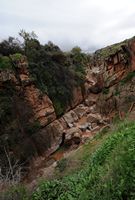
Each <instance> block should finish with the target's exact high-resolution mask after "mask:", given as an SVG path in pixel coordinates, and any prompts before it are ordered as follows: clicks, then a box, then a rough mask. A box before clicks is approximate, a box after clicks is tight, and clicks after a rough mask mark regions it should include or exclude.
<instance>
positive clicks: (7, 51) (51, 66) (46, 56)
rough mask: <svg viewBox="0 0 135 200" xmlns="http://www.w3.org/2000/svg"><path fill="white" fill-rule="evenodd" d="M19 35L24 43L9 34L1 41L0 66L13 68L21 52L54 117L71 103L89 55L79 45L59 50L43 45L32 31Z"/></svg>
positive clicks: (79, 84)
mask: <svg viewBox="0 0 135 200" xmlns="http://www.w3.org/2000/svg"><path fill="white" fill-rule="evenodd" d="M19 35H20V36H21V37H22V38H23V40H24V41H23V43H21V42H20V41H19V40H18V39H15V38H12V37H9V38H8V40H4V41H2V42H1V43H0V53H1V56H0V69H3V68H9V67H11V68H12V64H13V65H14V66H13V68H14V67H15V66H16V63H17V61H18V60H20V59H21V55H22V54H23V55H25V56H26V57H27V59H28V63H29V72H30V75H31V78H32V80H34V81H35V84H36V86H37V87H38V88H39V89H40V90H41V91H42V92H43V93H47V94H48V96H49V97H50V99H51V100H52V102H53V105H54V108H55V111H56V114H57V116H60V115H62V114H63V113H64V112H65V110H66V108H67V107H68V106H69V105H71V102H72V98H73V89H74V88H75V87H81V88H82V87H83V83H84V79H85V66H86V63H87V62H88V56H87V55H86V54H84V53H82V51H81V49H80V48H79V47H74V48H73V49H72V50H71V52H62V51H61V50H60V48H59V47H58V46H56V45H54V44H53V43H52V42H48V44H45V45H42V44H40V42H39V41H38V40H37V36H36V34H35V33H34V32H31V33H27V32H25V31H24V30H21V31H20V33H19Z"/></svg>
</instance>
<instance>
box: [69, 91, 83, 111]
mask: <svg viewBox="0 0 135 200" xmlns="http://www.w3.org/2000/svg"><path fill="white" fill-rule="evenodd" d="M72 95H73V97H72V101H71V107H72V108H74V107H75V106H77V105H78V104H79V103H81V102H82V101H83V95H82V90H81V87H74V88H73V94H72Z"/></svg>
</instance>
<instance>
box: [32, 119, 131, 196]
mask: <svg viewBox="0 0 135 200" xmlns="http://www.w3.org/2000/svg"><path fill="white" fill-rule="evenodd" d="M99 138H100V137H99ZM99 138H97V139H99ZM95 140H96V139H95ZM86 155H87V158H86V163H85V166H84V168H82V169H81V170H79V171H77V172H76V173H74V174H72V175H68V176H66V177H64V178H63V179H61V180H60V179H57V180H56V179H55V180H52V181H44V182H42V183H41V184H40V185H39V187H38V189H37V190H36V191H35V192H34V194H33V197H32V199H33V200H47V199H48V200H51V199H57V200H77V199H79V200H90V199H91V200H95V199H96V200H97V199H98V200H111V199H115V200H117V199H131V200H132V199H135V190H134V189H135V124H134V123H133V122H131V123H127V122H123V123H122V124H120V125H119V126H118V128H117V130H115V131H114V132H113V133H112V134H110V135H109V136H108V137H106V138H105V139H104V140H102V143H100V145H99V146H98V148H97V149H96V151H94V152H93V153H92V154H91V153H90V154H89V155H88V154H87V153H86V154H85V155H84V156H86Z"/></svg>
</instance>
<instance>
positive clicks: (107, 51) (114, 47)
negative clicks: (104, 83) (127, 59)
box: [95, 37, 135, 59]
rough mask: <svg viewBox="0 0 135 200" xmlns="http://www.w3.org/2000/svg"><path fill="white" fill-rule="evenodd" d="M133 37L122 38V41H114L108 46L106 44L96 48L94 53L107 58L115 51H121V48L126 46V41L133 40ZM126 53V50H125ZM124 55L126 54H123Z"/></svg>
mask: <svg viewBox="0 0 135 200" xmlns="http://www.w3.org/2000/svg"><path fill="white" fill-rule="evenodd" d="M134 38H135V37H133V38H130V39H127V40H124V41H123V42H120V43H116V44H113V45H110V46H107V47H105V48H102V49H99V50H97V51H96V52H95V53H96V55H97V56H100V57H101V58H103V59H104V58H107V57H109V56H111V55H114V54H116V52H119V51H120V52H123V48H124V49H125V48H126V47H127V46H128V42H129V41H131V40H133V39H134ZM127 53H128V52H127ZM125 56H126V54H125Z"/></svg>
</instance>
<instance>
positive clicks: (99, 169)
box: [0, 31, 135, 200]
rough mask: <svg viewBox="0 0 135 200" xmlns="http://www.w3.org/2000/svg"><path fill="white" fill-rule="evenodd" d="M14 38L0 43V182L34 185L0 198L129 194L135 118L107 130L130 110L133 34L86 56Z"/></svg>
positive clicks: (134, 75)
mask: <svg viewBox="0 0 135 200" xmlns="http://www.w3.org/2000/svg"><path fill="white" fill-rule="evenodd" d="M20 35H21V36H22V37H23V40H24V41H23V43H20V42H18V40H15V39H14V38H11V37H10V38H9V39H8V40H5V41H3V42H1V43H0V129H1V132H0V162H1V166H0V169H1V171H0V172H1V174H0V177H1V179H0V181H1V182H0V184H1V185H0V186H1V191H2V190H3V189H5V187H6V188H8V187H9V186H10V185H16V184H19V183H24V184H26V185H27V186H28V188H29V187H30V188H31V189H32V190H33V188H34V189H35V187H38V189H37V190H35V191H34V192H32V193H33V194H32V196H31V197H28V198H27V197H25V189H24V188H22V187H20V188H19V187H18V188H16V189H13V190H11V191H10V190H9V194H6V195H7V196H6V197H5V196H4V197H3V198H7V199H9V200H10V197H9V196H8V195H10V196H11V194H12V192H13V194H12V195H13V198H12V199H14V200H15V198H20V199H23V200H24V199H25V200H26V199H33V200H40V199H41V200H42V199H43V200H44V199H63V200H64V199H134V197H135V194H134V189H133V188H134V170H133V168H134V149H135V148H134V145H135V144H134V128H135V127H134V123H133V122H131V123H125V122H123V123H122V124H121V126H118V128H114V129H115V130H114V131H112V129H113V127H114V126H113V121H114V119H116V118H119V119H120V120H121V121H122V120H124V119H125V118H126V117H128V116H131V114H132V113H134V109H135V86H134V82H135V38H134V37H133V38H131V39H128V40H125V41H124V42H121V43H119V44H114V45H112V46H109V47H106V48H104V49H100V50H98V51H96V52H95V53H94V54H93V55H88V54H84V53H82V51H81V49H80V48H79V47H75V48H73V49H72V50H71V51H70V52H62V51H61V50H60V48H59V47H58V46H56V45H54V44H53V43H51V42H49V43H48V44H45V45H42V44H40V42H39V41H38V40H37V38H36V36H35V35H34V34H33V33H31V34H29V33H26V32H24V31H21V32H20ZM132 120H134V114H133V116H132ZM110 127H111V129H109V128H110ZM108 129H109V130H108ZM104 131H105V133H104ZM98 133H99V134H98ZM97 134H98V136H96V135H97ZM89 140H90V142H88V141H89ZM85 143H87V144H85ZM91 145H92V148H91ZM85 150H86V151H85ZM79 152H81V153H79ZM68 154H69V156H67V155H68ZM81 154H82V155H81ZM72 156H73V157H72ZM62 158H63V159H62ZM61 159H62V160H61ZM68 159H69V160H68ZM114 160H115V162H114ZM74 161H75V162H74ZM68 162H69V163H68ZM70 162H71V163H70ZM72 164H73V166H72ZM81 165H84V166H81ZM52 166H53V167H52ZM51 167H52V170H53V171H48V170H49V169H50V168H51ZM67 168H68V169H67ZM48 173H51V174H52V175H50V176H49V174H48ZM55 173H56V174H55ZM114 174H115V175H114ZM41 178H42V179H43V178H45V179H47V180H48V181H45V182H44V181H43V183H41V184H39V186H37V185H38V184H37V182H38V180H39V179H41ZM55 178H56V180H55ZM61 178H62V179H61ZM50 179H54V180H52V181H50ZM33 183H34V184H33ZM22 193H24V197H21V196H22ZM2 195H3V194H2ZM4 195H5V194H4ZM14 195H17V196H14ZM18 195H21V196H20V197H18Z"/></svg>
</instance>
